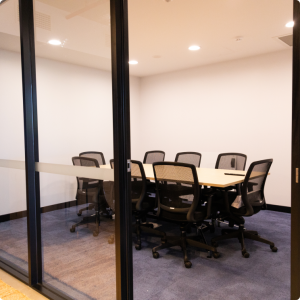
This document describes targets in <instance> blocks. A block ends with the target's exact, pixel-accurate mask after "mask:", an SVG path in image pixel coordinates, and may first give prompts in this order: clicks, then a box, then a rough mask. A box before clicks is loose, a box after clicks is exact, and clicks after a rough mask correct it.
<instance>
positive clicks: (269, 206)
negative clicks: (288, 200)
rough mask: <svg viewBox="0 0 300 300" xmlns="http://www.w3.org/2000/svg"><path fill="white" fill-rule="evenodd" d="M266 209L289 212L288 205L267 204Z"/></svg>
mask: <svg viewBox="0 0 300 300" xmlns="http://www.w3.org/2000/svg"><path fill="white" fill-rule="evenodd" d="M267 210H272V211H279V212H284V213H289V214H290V213H291V207H290V206H281V205H273V204H267Z"/></svg>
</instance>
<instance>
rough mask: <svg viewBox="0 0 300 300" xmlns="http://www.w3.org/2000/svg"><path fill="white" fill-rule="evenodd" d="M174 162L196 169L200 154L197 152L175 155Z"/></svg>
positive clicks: (198, 165)
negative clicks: (189, 165)
mask: <svg viewBox="0 0 300 300" xmlns="http://www.w3.org/2000/svg"><path fill="white" fill-rule="evenodd" d="M175 162H183V163H187V164H192V165H194V166H195V167H196V168H199V167H200V163H201V153H198V152H179V153H177V154H176V157H175Z"/></svg>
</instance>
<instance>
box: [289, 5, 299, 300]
mask: <svg viewBox="0 0 300 300" xmlns="http://www.w3.org/2000/svg"><path fill="white" fill-rule="evenodd" d="M294 22H295V25H294V29H293V106H292V107H293V108H292V223H291V228H292V239H291V243H292V244H291V299H292V300H294V299H299V298H300V285H299V282H300V218H299V216H300V186H299V184H300V183H298V182H297V181H296V168H298V169H299V168H300V3H299V2H298V0H294Z"/></svg>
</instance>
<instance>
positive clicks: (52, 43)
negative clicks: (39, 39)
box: [48, 40, 61, 46]
mask: <svg viewBox="0 0 300 300" xmlns="http://www.w3.org/2000/svg"><path fill="white" fill-rule="evenodd" d="M48 44H50V45H55V46H59V45H61V41H59V40H50V41H48Z"/></svg>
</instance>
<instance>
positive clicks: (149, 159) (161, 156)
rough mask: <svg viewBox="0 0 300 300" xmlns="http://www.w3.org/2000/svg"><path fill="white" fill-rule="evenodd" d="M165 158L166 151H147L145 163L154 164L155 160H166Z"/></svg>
mask: <svg viewBox="0 0 300 300" xmlns="http://www.w3.org/2000/svg"><path fill="white" fill-rule="evenodd" d="M164 160H165V152H164V151H159V150H155V151H148V152H146V153H145V157H144V161H143V163H144V164H153V163H155V162H159V161H164Z"/></svg>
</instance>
